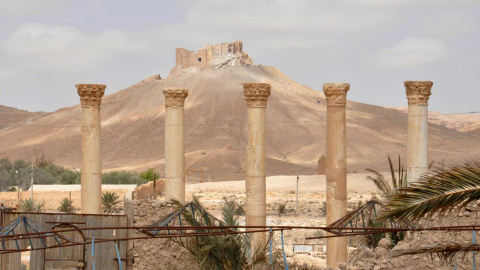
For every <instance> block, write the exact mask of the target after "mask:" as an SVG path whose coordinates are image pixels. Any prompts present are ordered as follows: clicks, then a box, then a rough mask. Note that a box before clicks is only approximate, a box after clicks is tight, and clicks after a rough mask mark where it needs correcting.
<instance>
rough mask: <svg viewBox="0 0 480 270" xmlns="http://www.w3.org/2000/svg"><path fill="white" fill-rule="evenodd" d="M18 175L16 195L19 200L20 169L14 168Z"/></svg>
mask: <svg viewBox="0 0 480 270" xmlns="http://www.w3.org/2000/svg"><path fill="white" fill-rule="evenodd" d="M15 172H16V173H17V175H18V180H17V196H18V200H19V201H20V171H18V170H16V171H15Z"/></svg>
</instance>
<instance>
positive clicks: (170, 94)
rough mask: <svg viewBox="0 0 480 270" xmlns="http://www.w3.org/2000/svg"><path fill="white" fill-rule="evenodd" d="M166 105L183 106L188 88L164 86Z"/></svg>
mask: <svg viewBox="0 0 480 270" xmlns="http://www.w3.org/2000/svg"><path fill="white" fill-rule="evenodd" d="M163 94H164V95H165V107H183V106H184V105H185V98H186V97H187V96H188V90H187V89H185V88H164V89H163Z"/></svg>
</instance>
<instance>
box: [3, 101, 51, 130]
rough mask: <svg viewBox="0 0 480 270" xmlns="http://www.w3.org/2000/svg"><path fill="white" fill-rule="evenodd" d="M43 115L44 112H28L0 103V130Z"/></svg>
mask: <svg viewBox="0 0 480 270" xmlns="http://www.w3.org/2000/svg"><path fill="white" fill-rule="evenodd" d="M43 115H45V113H44V112H29V111H25V110H18V109H15V108H12V107H7V106H2V105H0V131H1V130H5V129H9V128H14V127H15V126H16V125H23V124H25V123H28V122H31V121H33V120H35V119H37V118H39V117H42V116H43Z"/></svg>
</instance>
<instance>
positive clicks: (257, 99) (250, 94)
mask: <svg viewBox="0 0 480 270" xmlns="http://www.w3.org/2000/svg"><path fill="white" fill-rule="evenodd" d="M242 85H243V94H244V95H245V100H246V101H247V106H248V107H252V108H254V107H261V108H264V107H267V101H268V97H269V96H270V92H271V89H272V86H271V85H270V84H269V83H242Z"/></svg>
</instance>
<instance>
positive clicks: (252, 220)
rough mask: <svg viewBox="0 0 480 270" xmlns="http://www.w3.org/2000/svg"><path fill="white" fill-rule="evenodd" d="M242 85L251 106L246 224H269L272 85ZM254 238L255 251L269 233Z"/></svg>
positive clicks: (246, 182) (249, 109)
mask: <svg viewBox="0 0 480 270" xmlns="http://www.w3.org/2000/svg"><path fill="white" fill-rule="evenodd" d="M242 85H243V93H244V95H245V100H246V101H247V106H248V120H247V123H248V145H247V151H246V152H247V159H246V162H245V171H246V178H245V189H246V202H245V212H246V213H245V223H246V225H247V226H265V225H266V206H267V194H266V192H267V184H266V179H265V159H266V147H265V143H266V133H265V130H266V110H267V100H268V97H269V96H270V91H271V86H270V84H268V83H243V84H242ZM251 230H255V229H251ZM251 237H252V238H251V241H250V243H251V247H252V251H255V249H256V247H257V246H262V245H264V244H265V243H266V238H265V233H254V234H253V235H252V236H251Z"/></svg>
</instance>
